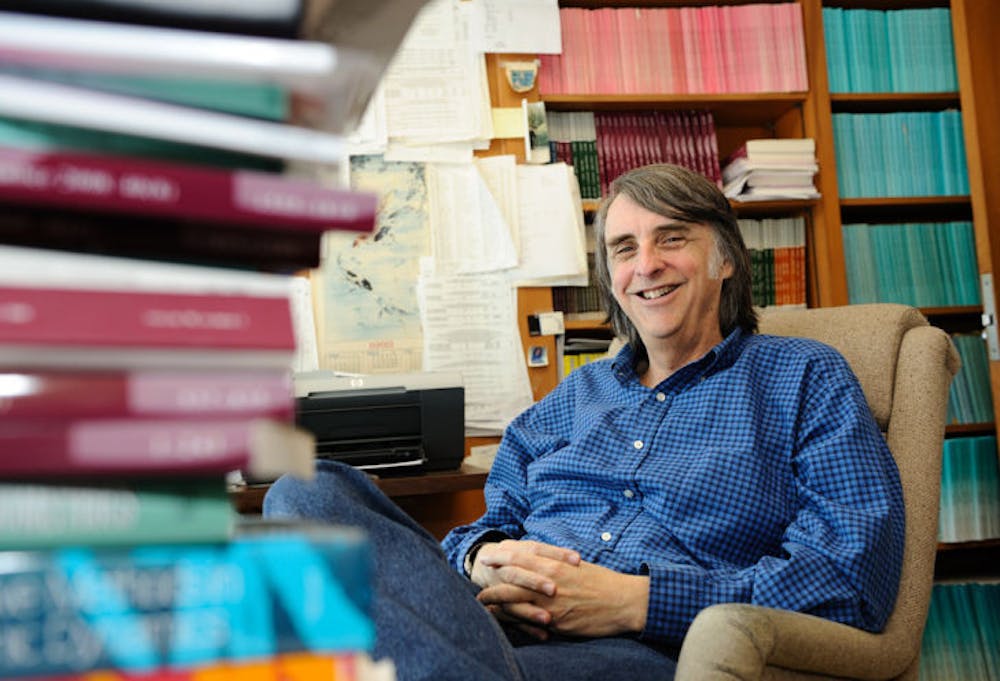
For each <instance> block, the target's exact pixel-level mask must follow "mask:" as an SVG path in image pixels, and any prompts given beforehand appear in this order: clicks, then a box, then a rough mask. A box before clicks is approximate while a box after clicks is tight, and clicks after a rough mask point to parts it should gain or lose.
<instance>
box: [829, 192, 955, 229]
mask: <svg viewBox="0 0 1000 681" xmlns="http://www.w3.org/2000/svg"><path fill="white" fill-rule="evenodd" d="M840 216H841V221H842V222H843V223H850V222H907V221H910V222H935V221H940V222H949V221H952V220H971V219H972V202H971V200H970V198H969V196H895V197H888V198H885V197H880V198H856V199H855V198H852V199H841V200H840Z"/></svg>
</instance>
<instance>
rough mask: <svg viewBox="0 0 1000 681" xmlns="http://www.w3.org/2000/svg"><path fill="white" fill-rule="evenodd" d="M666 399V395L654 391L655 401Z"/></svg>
mask: <svg viewBox="0 0 1000 681" xmlns="http://www.w3.org/2000/svg"><path fill="white" fill-rule="evenodd" d="M666 399H667V396H666V395H664V394H663V393H656V401H657V402H663V401H665V400H666Z"/></svg>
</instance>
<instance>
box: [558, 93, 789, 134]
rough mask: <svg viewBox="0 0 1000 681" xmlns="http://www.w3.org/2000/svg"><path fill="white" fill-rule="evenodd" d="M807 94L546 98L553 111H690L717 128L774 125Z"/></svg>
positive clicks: (567, 96)
mask: <svg viewBox="0 0 1000 681" xmlns="http://www.w3.org/2000/svg"><path fill="white" fill-rule="evenodd" d="M807 96H808V95H807V93H805V92H778V93H770V92H768V93H759V94H729V95H727V94H710V95H704V94H684V95H658V94H638V95H631V94H630V95H618V94H616V95H545V96H543V97H542V98H541V99H542V101H543V102H545V108H546V109H547V110H550V111H636V110H643V111H688V110H691V109H699V110H702V111H710V112H712V116H713V118H714V119H715V123H716V125H721V126H734V125H739V126H761V127H767V126H770V125H771V124H772V123H773V122H774V121H775V120H777V119H779V118H781V117H782V116H784V115H786V114H788V113H789V112H792V111H795V110H797V109H799V108H801V106H802V104H803V102H805V100H806V97H807Z"/></svg>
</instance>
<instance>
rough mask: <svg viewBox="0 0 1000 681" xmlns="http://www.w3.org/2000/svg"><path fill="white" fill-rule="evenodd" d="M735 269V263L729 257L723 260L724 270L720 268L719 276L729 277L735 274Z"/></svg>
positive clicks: (721, 277) (722, 277)
mask: <svg viewBox="0 0 1000 681" xmlns="http://www.w3.org/2000/svg"><path fill="white" fill-rule="evenodd" d="M735 271H736V269H735V268H734V267H733V263H732V262H730V261H729V260H728V259H726V260H723V261H722V270H720V272H719V278H720V279H729V278H730V277H731V276H733V273H734V272H735Z"/></svg>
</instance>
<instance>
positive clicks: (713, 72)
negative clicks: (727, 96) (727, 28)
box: [698, 5, 726, 94]
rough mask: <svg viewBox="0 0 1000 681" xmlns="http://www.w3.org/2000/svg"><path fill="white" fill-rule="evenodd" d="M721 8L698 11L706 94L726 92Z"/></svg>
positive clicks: (713, 7) (708, 7)
mask: <svg viewBox="0 0 1000 681" xmlns="http://www.w3.org/2000/svg"><path fill="white" fill-rule="evenodd" d="M721 9H722V8H720V7H716V6H714V5H709V6H707V7H702V8H701V9H700V10H699V11H698V21H699V24H700V26H701V35H702V41H701V58H702V74H703V79H704V87H705V92H710V93H713V94H717V93H721V92H725V91H726V84H725V74H724V73H723V66H722V58H723V57H722V55H723V51H724V48H723V45H722V36H721V32H722V27H721V25H720V23H721V22H720V19H719V14H720V12H721Z"/></svg>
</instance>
